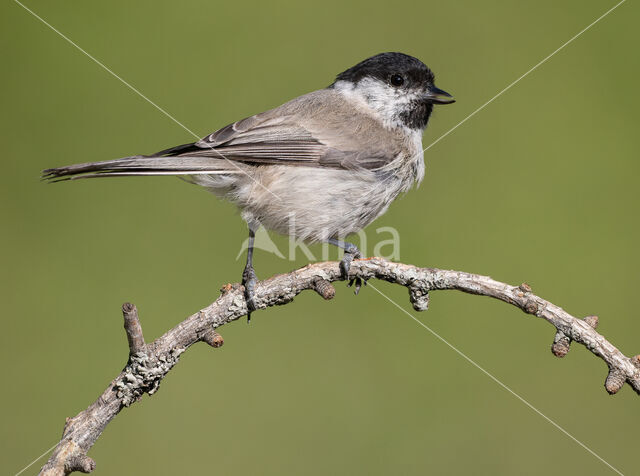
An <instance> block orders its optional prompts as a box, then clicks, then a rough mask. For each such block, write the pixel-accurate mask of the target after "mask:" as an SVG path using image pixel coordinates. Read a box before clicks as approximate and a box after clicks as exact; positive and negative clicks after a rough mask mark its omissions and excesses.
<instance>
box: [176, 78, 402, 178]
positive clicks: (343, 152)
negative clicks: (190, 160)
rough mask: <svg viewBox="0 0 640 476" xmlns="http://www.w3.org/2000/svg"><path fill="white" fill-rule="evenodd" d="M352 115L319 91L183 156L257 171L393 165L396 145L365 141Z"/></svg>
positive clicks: (215, 135)
mask: <svg viewBox="0 0 640 476" xmlns="http://www.w3.org/2000/svg"><path fill="white" fill-rule="evenodd" d="M353 114H354V112H353V108H352V107H350V106H349V105H348V104H345V103H344V100H341V99H340V98H337V97H336V93H334V92H333V91H330V90H322V91H316V92H315V93H311V94H307V95H305V96H301V97H299V98H297V99H294V100H293V101H291V102H289V103H287V104H284V105H283V106H280V107H279V108H276V109H272V110H270V111H266V112H264V113H261V114H256V115H255V116H251V117H248V118H246V119H242V120H240V121H238V122H234V123H233V124H229V125H228V126H226V127H223V128H222V129H219V130H217V131H216V132H214V133H212V134H209V135H208V136H206V137H204V138H203V139H201V140H200V141H198V142H196V143H195V144H194V145H195V147H196V150H193V149H191V150H190V151H188V152H185V153H184V154H183V155H185V156H186V155H189V156H211V157H222V158H226V159H228V160H234V161H239V162H244V163H249V164H254V165H266V164H271V165H306V166H312V167H332V168H344V169H351V168H365V169H376V168H379V167H382V166H384V165H386V164H387V163H389V162H390V161H391V160H393V159H394V158H395V157H396V148H395V147H394V144H388V143H384V145H383V146H380V143H381V142H384V137H382V136H384V135H385V134H384V133H382V132H383V131H377V133H376V131H373V133H372V134H364V137H363V135H362V127H358V128H356V127H354V126H353V122H354V121H353V119H354V118H353ZM367 121H370V122H371V120H370V118H365V122H367ZM372 127H375V124H372ZM370 132H371V131H370ZM385 132H386V131H385ZM369 136H371V137H369ZM372 138H373V139H372ZM392 142H393V141H392Z"/></svg>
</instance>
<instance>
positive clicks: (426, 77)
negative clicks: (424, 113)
mask: <svg viewBox="0 0 640 476" xmlns="http://www.w3.org/2000/svg"><path fill="white" fill-rule="evenodd" d="M394 74H399V75H402V76H403V77H405V78H407V79H408V80H409V83H410V84H411V85H414V86H418V85H425V86H426V85H427V84H433V81H434V79H435V77H434V75H433V72H431V70H430V69H429V68H427V66H426V65H425V64H424V63H423V62H422V61H420V60H419V59H417V58H414V57H413V56H409V55H405V54H404V53H380V54H378V55H375V56H372V57H371V58H367V59H366V60H364V61H361V62H360V63H358V64H357V65H355V66H353V67H351V68H349V69H348V70H346V71H344V72H342V73H340V74H339V75H338V76H337V77H336V81H348V82H351V83H357V82H358V81H360V80H361V79H363V78H365V77H373V78H376V79H379V80H381V81H385V82H386V81H389V79H390V78H391V76H392V75H394Z"/></svg>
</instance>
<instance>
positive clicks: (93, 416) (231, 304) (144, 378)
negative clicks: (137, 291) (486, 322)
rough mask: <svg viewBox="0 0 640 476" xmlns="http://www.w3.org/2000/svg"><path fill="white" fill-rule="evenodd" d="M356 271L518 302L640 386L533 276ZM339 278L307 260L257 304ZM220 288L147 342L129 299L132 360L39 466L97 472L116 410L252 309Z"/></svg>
mask: <svg viewBox="0 0 640 476" xmlns="http://www.w3.org/2000/svg"><path fill="white" fill-rule="evenodd" d="M349 275H350V276H349V277H350V278H354V277H359V278H361V279H364V280H368V279H372V278H376V279H381V280H384V281H388V282H390V283H396V284H400V285H402V286H406V287H407V288H408V290H409V300H410V302H411V304H412V305H413V307H414V309H415V310H417V311H423V310H426V309H427V307H428V305H429V292H430V291H436V290H458V291H462V292H465V293H470V294H477V295H481V296H489V297H492V298H495V299H499V300H501V301H504V302H506V303H509V304H512V305H514V306H516V307H518V308H520V309H522V310H523V311H524V312H526V313H528V314H532V315H534V316H537V317H540V318H542V319H544V320H546V321H547V322H549V323H550V324H551V325H553V326H554V328H555V330H556V334H555V338H554V341H553V345H552V352H553V353H554V355H557V356H558V357H564V356H565V355H566V354H567V352H568V351H569V345H570V343H571V342H572V341H573V342H577V343H579V344H582V345H584V346H585V347H586V348H587V349H588V350H589V351H590V352H592V353H593V354H594V355H596V356H598V357H599V358H601V359H602V360H604V361H605V362H606V364H607V366H608V367H609V374H608V376H607V378H606V381H605V388H606V390H607V391H608V392H609V393H611V394H613V393H616V392H617V391H619V390H620V388H621V387H622V386H623V384H624V383H625V382H627V383H629V385H630V386H631V387H632V388H633V389H634V390H635V391H636V393H640V356H635V357H632V358H629V357H626V356H625V355H624V354H622V352H620V351H619V350H618V349H617V348H616V347H615V346H614V345H613V344H611V343H610V342H609V341H607V339H605V338H604V337H603V336H602V335H601V334H599V333H597V332H596V330H595V328H596V326H597V323H598V318H597V317H596V316H587V317H585V318H584V319H577V318H575V317H573V316H571V315H570V314H568V313H567V312H565V311H564V310H563V309H562V308H560V307H558V306H556V305H555V304H552V303H550V302H548V301H545V300H544V299H542V298H540V297H538V296H536V295H535V294H533V292H532V290H531V288H530V287H529V286H528V285H527V284H521V285H520V286H510V285H508V284H505V283H501V282H499V281H495V280H493V279H491V278H489V277H487V276H481V275H477V274H469V273H464V272H459V271H447V270H441V269H432V268H418V267H416V266H412V265H406V264H402V263H392V262H390V261H387V260H385V259H382V258H372V259H363V260H356V261H354V262H353V263H352V265H351V270H350V273H349ZM340 280H342V276H341V273H340V270H339V267H338V263H337V262H324V263H316V264H312V265H309V266H305V267H304V268H301V269H298V270H295V271H292V272H290V273H288V274H281V275H277V276H274V277H272V278H270V279H267V280H264V281H260V282H259V283H258V284H257V285H256V289H255V302H256V306H257V309H264V308H267V307H270V306H276V305H282V304H287V303H289V302H291V301H292V300H293V298H294V297H295V296H296V295H298V294H299V293H300V292H302V291H304V290H307V289H311V290H314V291H315V292H317V293H318V294H319V295H320V296H322V297H323V298H324V299H331V298H333V296H334V295H335V289H334V288H333V286H332V285H331V283H332V282H334V281H340ZM221 291H222V295H221V296H220V297H219V298H218V299H217V300H216V301H215V302H213V303H212V304H210V305H209V306H207V307H206V308H204V309H202V310H201V311H199V312H197V313H195V314H193V315H192V316H190V317H188V318H187V319H185V320H184V321H182V322H181V323H180V324H178V325H177V326H175V327H174V328H173V329H171V330H170V331H168V332H167V333H166V334H164V335H163V336H162V337H160V338H158V339H156V340H155V341H154V342H152V343H150V344H145V343H144V338H143V336H142V328H141V327H140V321H139V320H138V314H137V311H136V308H135V306H133V305H131V304H125V305H124V306H123V314H124V319H125V330H126V332H127V338H128V341H129V349H130V355H129V361H128V363H127V366H126V367H125V368H124V370H123V371H122V372H121V373H120V375H118V376H117V377H116V378H115V379H114V380H113V381H112V382H111V383H110V384H109V386H108V387H107V389H106V390H105V391H104V392H103V393H102V395H100V397H99V398H98V399H97V400H96V401H95V402H94V403H93V404H92V405H91V406H89V408H87V409H86V410H84V411H82V412H80V413H79V414H78V415H76V416H75V417H73V418H68V419H67V423H66V425H65V427H64V430H63V434H62V439H61V440H60V443H59V444H58V446H57V447H56V448H55V450H54V451H53V453H52V455H51V457H50V458H49V461H48V462H47V463H46V464H45V465H44V467H43V468H42V470H41V473H40V474H45V475H66V474H69V473H71V472H73V471H82V472H87V473H88V472H91V471H92V470H93V469H94V468H95V463H94V462H93V460H92V459H91V458H89V457H88V456H87V452H88V451H89V449H90V448H91V447H92V446H93V444H94V443H95V441H96V440H97V439H98V437H99V436H100V434H101V433H102V431H103V430H104V428H105V427H106V426H107V424H108V423H109V422H110V421H111V420H112V419H113V417H115V416H116V415H117V414H118V413H119V412H120V411H121V410H122V409H123V408H124V407H128V406H129V405H131V404H132V403H135V402H137V401H138V400H140V399H141V398H142V395H143V394H145V393H147V394H149V395H153V393H155V392H156V391H157V390H158V387H159V385H160V382H161V381H162V379H163V378H164V377H165V375H166V374H167V373H168V372H169V371H170V370H171V368H172V367H173V366H174V365H175V364H176V363H177V362H178V359H179V356H180V354H182V353H183V352H184V351H185V350H187V349H188V348H189V347H190V346H191V345H193V344H195V343H196V342H200V341H202V342H206V343H207V344H209V345H210V346H212V347H220V346H221V345H222V342H223V340H222V337H221V336H220V334H218V333H217V332H216V329H217V328H218V327H220V326H222V325H224V324H226V323H228V322H232V321H235V320H237V319H239V318H240V317H242V316H244V315H246V313H247V307H246V303H245V300H244V297H243V289H242V287H241V286H239V285H237V284H236V285H231V284H228V285H226V286H224V287H223V288H222V289H221Z"/></svg>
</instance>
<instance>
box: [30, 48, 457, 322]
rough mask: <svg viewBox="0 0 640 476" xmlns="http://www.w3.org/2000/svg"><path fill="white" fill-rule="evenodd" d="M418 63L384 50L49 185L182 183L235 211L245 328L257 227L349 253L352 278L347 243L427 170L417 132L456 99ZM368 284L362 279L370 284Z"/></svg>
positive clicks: (75, 168)
mask: <svg viewBox="0 0 640 476" xmlns="http://www.w3.org/2000/svg"><path fill="white" fill-rule="evenodd" d="M434 81H435V75H434V73H433V72H432V71H431V69H429V68H428V67H427V66H426V65H425V64H424V63H423V62H422V61H420V60H419V59H417V58H415V57H413V56H410V55H407V54H404V53H399V52H387V53H380V54H377V55H375V56H372V57H370V58H367V59H365V60H364V61H361V62H359V63H357V64H356V65H355V66H352V67H350V68H349V69H347V70H345V71H343V72H341V73H339V74H338V75H337V76H336V77H335V80H334V81H333V82H332V83H331V84H330V85H329V86H327V87H325V88H323V89H319V90H316V91H313V92H310V93H308V94H304V95H302V96H299V97H297V98H295V99H293V100H291V101H289V102H286V103H285V104H282V105H281V106H278V107H276V108H274V109H271V110H268V111H265V112H261V113H259V114H256V115H254V116H251V117H247V118H245V119H242V120H239V121H237V122H234V123H232V124H229V125H227V126H226V127H223V128H222V129H219V130H217V131H215V132H213V133H211V134H209V135H207V136H205V137H203V138H202V139H200V140H198V141H196V142H191V143H186V144H182V145H178V146H175V147H171V148H168V149H164V150H161V151H159V152H156V153H155V154H151V155H134V156H129V157H124V158H120V159H114V160H104V161H100V162H88V163H82V164H75V165H69V166H64V167H57V168H50V169H46V170H44V171H43V172H42V178H43V180H45V181H49V182H58V181H64V180H74V179H79V178H96V177H119V176H139V175H142V176H145V175H176V176H179V177H181V178H183V179H185V180H187V181H188V182H191V183H194V184H196V185H200V186H202V187H204V188H206V189H207V190H209V191H210V192H212V193H213V194H214V195H216V196H218V197H220V198H222V199H226V200H228V201H230V202H232V203H234V204H235V205H236V206H237V207H238V208H239V209H240V210H241V216H242V218H243V219H244V220H245V221H246V223H247V225H248V228H249V238H248V247H247V260H246V265H245V268H244V271H243V273H242V285H243V286H244V290H243V292H244V297H245V300H246V306H247V317H248V320H249V319H250V318H251V313H252V311H254V310H255V309H256V301H255V287H256V284H257V282H258V278H257V275H256V272H255V269H254V266H253V247H254V240H255V234H256V231H257V230H258V229H259V228H260V226H263V227H264V228H266V229H268V230H271V231H275V232H277V233H280V234H284V235H289V236H292V237H294V238H296V239H300V240H303V241H305V242H309V243H313V242H327V243H330V244H332V245H335V246H337V247H339V248H341V249H342V250H343V251H344V254H343V257H342V260H341V261H340V271H341V274H342V276H343V278H344V279H345V280H346V281H347V282H348V284H349V285H350V286H351V285H353V284H354V283H355V291H356V294H357V292H358V291H359V290H360V286H361V280H360V279H358V278H351V279H349V270H350V267H351V263H352V261H353V260H354V259H359V258H362V254H361V252H360V250H359V249H358V247H357V246H356V245H354V244H353V243H350V242H348V241H345V238H346V237H347V236H348V235H350V234H352V233H356V232H358V231H360V230H361V229H362V228H364V227H366V226H367V225H369V224H370V223H371V222H373V221H374V220H375V219H376V218H378V217H379V216H380V215H382V214H383V213H385V212H386V211H387V209H388V207H389V205H390V204H391V202H392V201H393V200H394V199H395V198H397V197H398V196H399V195H400V194H402V193H404V192H407V191H408V190H409V189H410V188H411V187H412V186H413V185H414V184H419V183H420V182H421V181H422V179H423V177H424V172H425V166H424V152H423V149H422V136H423V133H424V130H425V129H426V127H427V123H428V122H429V118H430V116H431V114H432V111H433V107H434V105H441V104H451V103H453V102H455V100H454V98H453V97H452V96H451V95H450V94H449V93H447V92H445V91H443V90H441V89H439V88H437V87H436V86H435V84H434ZM365 284H366V282H365Z"/></svg>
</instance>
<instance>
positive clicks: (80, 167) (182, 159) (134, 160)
mask: <svg viewBox="0 0 640 476" xmlns="http://www.w3.org/2000/svg"><path fill="white" fill-rule="evenodd" d="M197 151H200V152H202V149H201V148H198V147H196V146H195V145H194V144H193V143H192V144H183V145H179V146H177V147H172V148H171V149H166V150H162V151H160V152H157V153H155V154H153V155H146V156H145V155H135V156H131V157H124V158H122V159H115V160H104V161H101V162H87V163H84V164H75V165H68V166H66V167H58V168H54V169H46V170H43V171H42V178H43V180H48V181H50V182H60V181H63V180H76V179H81V178H95V177H117V176H120V177H121V176H132V175H198V174H233V173H243V172H242V171H241V169H240V167H238V166H236V167H234V166H233V164H230V163H229V162H230V161H228V160H225V159H224V156H222V155H220V156H218V157H202V156H200V157H198V156H195V154H194V156H191V157H190V156H189V152H197Z"/></svg>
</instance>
